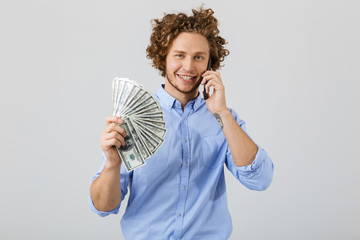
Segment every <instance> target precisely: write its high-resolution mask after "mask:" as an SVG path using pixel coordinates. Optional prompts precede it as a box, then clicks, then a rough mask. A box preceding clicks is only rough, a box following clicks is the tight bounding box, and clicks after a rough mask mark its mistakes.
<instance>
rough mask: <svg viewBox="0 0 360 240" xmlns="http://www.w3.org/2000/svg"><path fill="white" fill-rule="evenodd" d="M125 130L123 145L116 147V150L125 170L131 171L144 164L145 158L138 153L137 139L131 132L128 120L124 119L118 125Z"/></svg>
mask: <svg viewBox="0 0 360 240" xmlns="http://www.w3.org/2000/svg"><path fill="white" fill-rule="evenodd" d="M120 126H121V127H122V128H124V130H125V131H126V134H127V135H126V138H125V143H126V144H125V146H121V147H120V148H117V151H118V153H119V155H120V158H121V160H122V162H123V163H124V165H125V167H126V170H127V171H132V170H134V169H136V168H138V167H140V166H142V165H144V164H146V162H145V159H144V158H143V156H142V155H141V153H140V150H139V148H138V144H137V139H135V136H134V135H133V134H132V132H131V130H130V128H129V126H128V122H127V120H126V119H125V120H124V123H123V124H121V125H120Z"/></svg>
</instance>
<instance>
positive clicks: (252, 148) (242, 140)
mask: <svg viewBox="0 0 360 240" xmlns="http://www.w3.org/2000/svg"><path fill="white" fill-rule="evenodd" d="M216 114H218V116H217V115H216ZM214 115H215V117H216V118H217V120H218V122H219V124H220V125H222V128H223V132H224V135H225V138H226V141H227V142H228V144H229V148H230V152H231V155H232V157H233V159H234V163H235V165H236V166H238V167H241V166H246V165H249V164H251V163H252V162H253V161H254V159H255V156H256V153H257V150H258V149H257V145H256V144H255V143H254V142H253V141H252V140H251V138H249V137H248V135H247V134H246V133H245V132H244V130H242V129H241V127H240V126H239V125H238V124H237V122H236V121H235V119H234V117H233V115H232V114H231V112H230V111H229V110H228V109H224V110H223V111H219V112H217V113H214Z"/></svg>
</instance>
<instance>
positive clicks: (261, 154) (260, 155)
mask: <svg viewBox="0 0 360 240" xmlns="http://www.w3.org/2000/svg"><path fill="white" fill-rule="evenodd" d="M257 147H258V151H257V153H256V156H255V159H254V161H253V162H252V163H251V164H249V165H246V166H241V167H238V166H236V165H235V166H236V168H237V170H238V171H239V172H240V173H241V172H243V173H246V172H253V171H255V170H256V169H257V168H259V166H260V165H261V164H262V163H263V162H264V160H265V158H266V156H267V154H266V152H265V150H264V149H262V148H260V147H259V145H257ZM234 164H235V163H234Z"/></svg>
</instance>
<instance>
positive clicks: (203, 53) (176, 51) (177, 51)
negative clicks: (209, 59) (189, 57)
mask: <svg viewBox="0 0 360 240" xmlns="http://www.w3.org/2000/svg"><path fill="white" fill-rule="evenodd" d="M173 52H175V53H186V52H185V51H181V50H174V51H173ZM201 54H202V55H206V52H196V53H195V55H201Z"/></svg>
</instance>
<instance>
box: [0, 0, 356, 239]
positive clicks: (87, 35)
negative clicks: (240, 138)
mask: <svg viewBox="0 0 360 240" xmlns="http://www.w3.org/2000/svg"><path fill="white" fill-rule="evenodd" d="M201 2H202V1H195V0H191V1H165V0H164V1H145V0H144V1H110V0H103V1H85V0H83V1H45V0H43V1H41V0H34V1H6V0H0V34H1V37H0V79H1V88H0V89H1V90H0V98H1V99H0V104H1V108H0V109H1V120H0V121H1V124H0V128H1V129H0V130H1V131H0V132H1V143H0V146H1V168H0V189H1V197H0V206H1V214H0V221H1V231H0V238H1V239H25V238H27V239H101V238H106V239H123V237H122V234H121V230H120V226H119V221H120V217H121V214H122V213H123V212H124V205H125V204H123V206H122V208H121V212H120V215H113V216H109V217H107V218H100V217H98V216H96V215H94V214H93V213H91V212H90V209H89V207H88V202H87V201H88V199H87V198H88V191H89V181H90V179H91V177H92V175H93V174H95V172H96V171H97V169H98V167H99V166H100V162H101V156H100V144H99V137H100V132H101V131H102V130H103V128H104V126H105V117H106V116H107V115H109V114H111V108H112V102H111V81H112V78H113V77H130V78H132V79H135V80H137V81H138V82H139V83H141V84H143V85H144V86H145V87H146V88H147V89H149V90H150V91H152V92H154V91H155V90H156V89H157V87H158V85H159V84H160V83H162V82H163V79H162V78H161V77H160V75H159V74H158V72H157V71H156V70H154V69H153V68H152V67H151V64H150V61H149V60H148V59H146V58H145V49H146V46H147V44H148V42H149V36H150V31H151V25H150V19H152V18H160V17H162V16H163V13H164V12H178V11H185V12H187V13H189V12H190V9H191V8H192V7H198V6H200V4H201ZM206 7H211V8H213V9H214V10H215V16H216V17H217V18H218V19H219V21H220V30H221V34H222V36H223V37H224V38H226V39H227V41H228V42H229V44H228V48H229V50H230V55H229V57H228V58H227V59H226V61H225V67H224V68H223V69H222V70H221V76H222V79H223V82H224V84H225V87H226V96H227V104H228V106H230V107H232V108H233V109H235V110H236V111H237V112H238V114H239V116H240V117H241V118H242V119H244V120H245V121H246V122H247V130H248V133H249V134H250V136H251V137H252V138H253V139H254V140H255V141H256V142H257V143H258V144H259V145H261V146H262V147H263V148H265V149H266V150H267V152H268V153H269V154H270V156H271V157H272V159H273V161H274V164H275V172H274V180H273V183H272V185H271V186H270V188H269V189H268V190H266V191H265V192H255V191H250V190H247V189H246V188H245V187H243V186H242V185H241V184H240V183H238V182H237V181H236V180H235V179H234V178H233V177H232V175H230V174H229V172H228V171H226V172H227V174H226V179H227V188H228V203H229V208H230V211H231V214H232V218H233V226H234V230H233V234H232V237H231V239H359V237H360V230H359V226H358V223H359V216H360V207H359V202H360V195H359V182H360V181H359V180H360V177H359V167H360V163H359V160H360V159H359V156H358V153H357V151H358V149H359V147H360V146H359V139H358V136H359V134H360V129H359V124H358V123H359V120H360V116H359V110H358V105H359V104H358V103H359V102H360V99H359V96H358V92H359V80H360V74H359V66H360V47H359V42H360V33H359V22H360V15H359V10H360V3H359V1H344V0H342V1H319V0H312V1H286V0H281V1H280V0H276V1H266V0H261V1H207V2H206Z"/></svg>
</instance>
